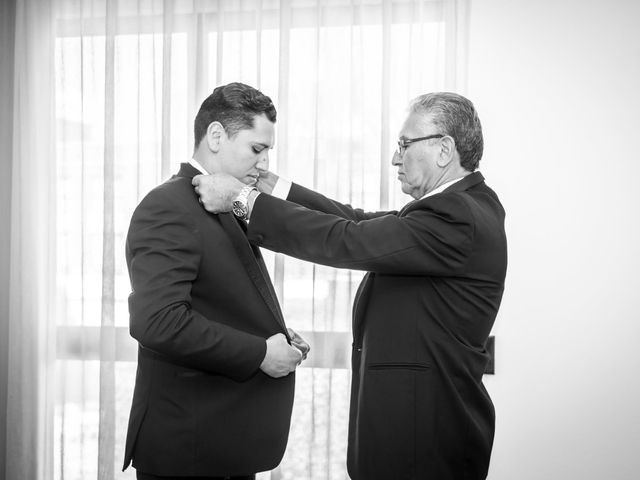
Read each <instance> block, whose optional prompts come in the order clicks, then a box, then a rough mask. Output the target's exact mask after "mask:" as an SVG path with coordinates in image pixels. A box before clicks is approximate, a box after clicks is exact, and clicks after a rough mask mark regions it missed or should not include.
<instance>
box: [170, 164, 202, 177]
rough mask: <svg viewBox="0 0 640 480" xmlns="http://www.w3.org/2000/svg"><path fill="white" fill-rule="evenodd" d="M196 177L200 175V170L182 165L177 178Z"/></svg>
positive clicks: (188, 165)
mask: <svg viewBox="0 0 640 480" xmlns="http://www.w3.org/2000/svg"><path fill="white" fill-rule="evenodd" d="M196 175H200V172H199V171H198V169H196V168H195V167H194V166H192V165H190V164H188V163H181V164H180V170H178V173H176V177H184V178H193V177H195V176H196Z"/></svg>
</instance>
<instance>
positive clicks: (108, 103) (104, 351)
mask: <svg viewBox="0 0 640 480" xmlns="http://www.w3.org/2000/svg"><path fill="white" fill-rule="evenodd" d="M116 8H117V2H109V1H108V2H107V4H106V28H105V30H106V32H105V33H106V35H105V88H104V158H103V213H102V219H103V227H102V308H101V322H100V326H101V328H100V397H99V398H100V415H99V422H100V423H99V429H98V432H99V433H98V480H112V479H113V477H114V465H115V462H114V460H115V435H116V434H115V430H116V425H115V423H116V422H115V418H116V405H115V397H116V395H115V389H116V387H115V385H116V380H115V357H116V343H115V329H114V326H115V323H114V307H115V292H114V289H115V253H114V249H115V245H114V243H115V227H114V201H115V200H114V196H115V184H114V182H115V175H114V162H115V158H114V157H115V75H116V67H115V48H116V46H115V43H116V18H117V11H116Z"/></svg>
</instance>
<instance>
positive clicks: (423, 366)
mask: <svg viewBox="0 0 640 480" xmlns="http://www.w3.org/2000/svg"><path fill="white" fill-rule="evenodd" d="M368 369H369V370H417V371H424V370H429V369H431V365H429V364H427V363H410V362H387V363H372V364H370V365H369V367H368Z"/></svg>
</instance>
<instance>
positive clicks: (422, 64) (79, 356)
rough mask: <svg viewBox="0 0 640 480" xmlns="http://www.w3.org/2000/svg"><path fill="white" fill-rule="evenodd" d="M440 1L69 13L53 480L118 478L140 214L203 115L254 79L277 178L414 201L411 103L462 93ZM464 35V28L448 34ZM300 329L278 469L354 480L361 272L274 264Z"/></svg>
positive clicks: (187, 5)
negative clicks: (409, 157) (353, 399)
mask: <svg viewBox="0 0 640 480" xmlns="http://www.w3.org/2000/svg"><path fill="white" fill-rule="evenodd" d="M447 5H448V4H446V3H443V2H439V1H395V2H391V1H388V2H387V1H373V0H372V1H364V0H362V1H352V2H350V1H337V0H333V1H329V0H325V1H320V0H318V1H310V0H305V1H302V0H299V1H297V0H289V1H281V2H276V1H269V0H262V1H250V0H245V1H229V2H227V1H225V2H222V1H218V2H205V1H198V0H190V1H179V0H175V1H167V0H165V1H163V2H159V1H152V0H139V1H137V2H127V1H124V0H120V1H106V0H100V1H99V0H94V1H81V0H76V1H69V2H67V3H62V4H61V6H60V9H59V12H58V21H57V39H56V46H55V56H56V57H55V76H56V118H57V125H56V127H57V192H58V194H57V205H56V210H57V235H58V242H57V245H58V251H57V272H58V274H57V325H58V327H57V332H58V348H57V351H58V353H57V362H56V368H57V378H58V381H57V382H56V385H57V392H56V408H55V432H54V434H55V439H56V441H55V478H56V479H60V480H63V479H65V480H66V479H86V478H95V477H96V476H97V472H98V470H100V476H98V478H118V479H132V478H135V473H134V471H133V469H129V470H127V471H126V472H124V473H122V472H121V471H120V470H121V465H122V457H123V452H124V439H125V434H126V425H127V419H128V415H129V408H130V402H131V396H132V389H133V385H134V376H135V366H136V364H135V359H136V343H135V341H134V340H133V339H132V338H131V337H130V336H129V334H128V311H127V297H128V294H129V289H130V286H129V279H128V274H127V269H126V264H125V261H124V258H125V256H124V243H125V237H126V232H127V229H128V226H129V219H130V216H131V213H132V211H133V209H134V208H135V206H136V205H137V203H138V202H139V200H140V199H141V198H142V197H143V196H144V195H145V194H146V192H148V191H149V190H150V189H151V188H153V187H154V186H155V185H157V184H159V183H161V182H162V181H164V180H166V179H167V178H168V177H169V176H170V175H171V174H172V173H174V172H176V171H177V168H178V165H179V164H180V163H181V162H184V161H187V160H188V159H189V158H190V156H191V153H192V152H191V150H192V142H193V140H192V133H191V132H192V124H193V118H194V116H195V113H196V111H197V109H198V107H199V104H200V102H201V101H202V100H203V99H204V98H205V97H206V96H207V95H208V94H209V93H210V92H211V91H212V90H213V88H214V87H215V86H217V85H220V84H224V83H228V82H230V81H242V82H245V83H248V84H251V85H253V86H256V87H258V88H260V89H261V90H262V91H263V92H265V93H266V94H267V95H269V96H271V98H272V99H273V100H274V103H275V105H276V107H277V108H278V117H279V118H278V123H277V124H276V135H277V137H276V148H275V150H274V152H273V154H272V156H271V167H272V169H273V170H275V171H277V172H278V173H280V174H282V175H284V176H286V177H287V178H290V179H292V180H294V181H296V182H297V183H300V184H303V185H306V186H309V187H312V188H315V189H317V190H319V191H321V192H322V193H324V194H326V195H328V196H330V197H333V198H336V199H338V200H341V201H344V202H347V203H353V204H355V205H358V206H361V207H364V208H365V209H368V210H379V209H387V208H390V209H391V208H398V207H399V206H401V205H402V204H404V203H405V202H406V197H403V196H402V194H401V192H400V191H399V189H398V188H397V185H396V183H397V181H396V179H395V174H394V173H393V170H392V169H391V164H390V161H391V154H392V152H393V149H394V145H395V138H396V134H397V130H398V129H399V127H400V124H401V121H402V115H403V113H404V108H405V106H406V104H407V102H408V100H409V99H410V98H412V97H414V96H416V95H418V94H420V93H424V92H427V91H434V90H442V89H444V88H445V87H446V86H448V85H451V84H452V82H453V81H454V80H455V77H456V72H455V61H454V60H455V55H454V51H455V37H454V36H453V34H452V32H455V28H454V27H455V22H454V20H453V18H454V14H455V12H451V11H450V8H449V7H447ZM452 25H453V26H452ZM263 253H264V255H265V260H266V262H267V265H268V267H269V269H270V273H271V277H272V280H273V281H274V285H275V286H276V291H277V293H278V296H279V299H280V301H281V304H282V307H283V311H284V313H285V318H286V319H287V323H288V325H289V326H291V327H292V328H294V329H296V330H297V331H299V332H300V333H301V334H302V335H303V336H304V337H305V338H306V339H307V340H309V341H310V343H311V344H312V347H313V350H312V355H311V357H310V358H309V360H307V362H306V363H305V364H303V367H304V368H301V369H299V370H298V373H297V386H296V401H295V406H294V414H293V419H292V430H291V436H290V440H289V445H290V448H288V450H287V453H286V454H285V457H284V459H283V462H282V464H281V466H280V467H279V468H278V469H277V470H275V471H274V472H270V473H264V474H261V476H260V477H259V478H273V479H277V478H295V479H300V478H314V479H315V478H331V479H342V478H348V477H347V475H346V466H345V456H346V442H347V423H348V400H349V383H350V373H349V370H348V368H349V358H350V353H349V352H350V345H351V334H350V321H351V305H352V300H353V296H354V294H355V291H356V289H357V286H358V284H359V282H360V279H361V278H362V272H352V271H348V270H336V269H331V268H326V267H321V266H316V265H312V264H308V263H304V262H300V261H297V260H294V259H291V258H285V257H283V256H281V255H274V254H272V253H270V252H266V251H264V252H263Z"/></svg>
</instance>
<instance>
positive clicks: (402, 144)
mask: <svg viewBox="0 0 640 480" xmlns="http://www.w3.org/2000/svg"><path fill="white" fill-rule="evenodd" d="M445 136H446V135H442V134H440V133H436V134H435V135H427V136H426V137H418V138H405V139H401V140H398V149H397V150H396V153H397V154H398V155H399V156H403V155H404V152H405V150H406V149H407V148H408V147H409V145H411V144H412V143H415V142H421V141H422V140H431V139H432V138H442V137H445Z"/></svg>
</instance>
